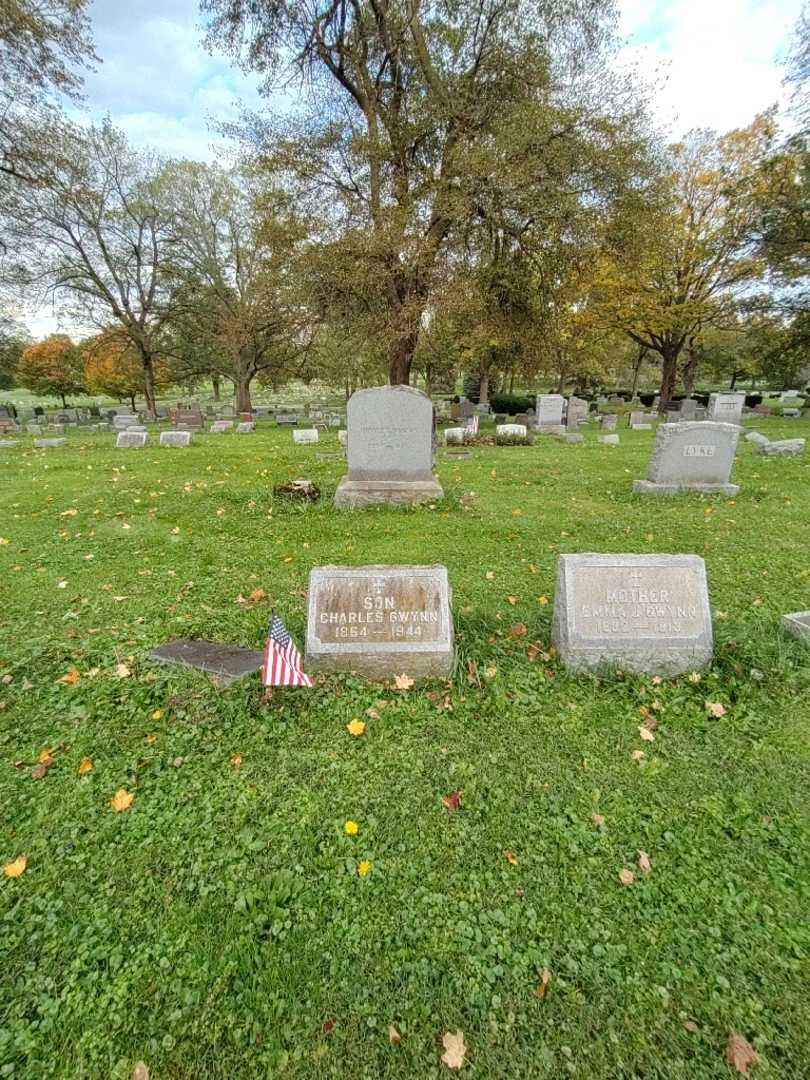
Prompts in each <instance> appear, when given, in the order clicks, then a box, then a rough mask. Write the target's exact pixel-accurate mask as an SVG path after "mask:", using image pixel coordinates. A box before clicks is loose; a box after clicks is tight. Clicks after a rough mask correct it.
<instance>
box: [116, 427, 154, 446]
mask: <svg viewBox="0 0 810 1080" xmlns="http://www.w3.org/2000/svg"><path fill="white" fill-rule="evenodd" d="M148 439H149V436H148V435H147V433H146V432H145V431H119V432H118V438H117V439H116V441H115V448H116V450H140V449H141V448H142V447H144V446H146V443H147V441H148Z"/></svg>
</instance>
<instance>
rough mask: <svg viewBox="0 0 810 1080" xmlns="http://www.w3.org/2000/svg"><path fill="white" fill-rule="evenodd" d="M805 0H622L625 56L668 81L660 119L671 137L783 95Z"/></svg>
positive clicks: (718, 125)
mask: <svg viewBox="0 0 810 1080" xmlns="http://www.w3.org/2000/svg"><path fill="white" fill-rule="evenodd" d="M800 9H801V0H658V2H655V0H620V10H621V21H620V30H621V33H622V34H623V35H625V36H626V38H627V41H628V44H627V46H626V47H625V49H624V50H623V51H622V59H623V61H624V62H625V63H626V64H628V65H633V66H634V67H636V68H637V69H638V70H639V72H640V73H642V74H644V75H646V77H647V78H648V79H649V80H655V81H660V80H661V79H662V78H663V79H664V82H663V85H662V86H661V87H660V89H659V90H658V91H657V92H656V94H655V95H654V100H653V107H654V113H655V116H656V119H657V120H658V122H659V123H660V124H661V125H662V126H663V127H665V128H666V129H667V131H668V132H669V133H670V134H671V135H673V136H674V137H680V136H681V135H682V134H684V132H686V131H688V130H689V129H691V128H694V127H710V128H715V129H717V130H718V131H727V130H730V129H731V128H734V127H740V126H744V125H746V124H748V123H750V122H751V120H753V118H754V116H755V115H756V114H757V113H759V112H762V111H763V110H764V109H767V108H768V107H769V106H771V105H773V104H777V103H784V101H785V94H784V91H783V88H782V76H783V71H782V69H781V67H779V62H780V60H782V59H783V57H784V54H785V51H786V49H787V47H788V45H789V42H790V37H791V34H792V31H793V27H794V25H795V22H796V19H797V18H798V16H799V11H800Z"/></svg>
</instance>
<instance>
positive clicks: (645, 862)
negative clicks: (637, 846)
mask: <svg viewBox="0 0 810 1080" xmlns="http://www.w3.org/2000/svg"><path fill="white" fill-rule="evenodd" d="M638 868H639V870H640V871H641V872H642V874H649V872H650V871H651V870H652V863H651V862H650V856H649V855H648V854H647V852H646V851H639V853H638Z"/></svg>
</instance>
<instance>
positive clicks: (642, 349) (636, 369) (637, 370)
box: [630, 345, 647, 398]
mask: <svg viewBox="0 0 810 1080" xmlns="http://www.w3.org/2000/svg"><path fill="white" fill-rule="evenodd" d="M646 355H647V346H646V345H639V347H638V356H637V357H636V362H635V364H633V388H632V391H631V394H630V396H631V397H633V398H634V397H635V396H636V390H638V379H639V375H640V374H641V364H642V361H643V360H644V357H645V356H646Z"/></svg>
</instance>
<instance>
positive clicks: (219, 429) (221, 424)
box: [208, 420, 233, 435]
mask: <svg viewBox="0 0 810 1080" xmlns="http://www.w3.org/2000/svg"><path fill="white" fill-rule="evenodd" d="M208 430H209V432H210V433H211V434H212V435H224V433H225V432H226V431H233V420H215V421H214V422H213V424H211V426H210V427H209V429H208Z"/></svg>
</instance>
